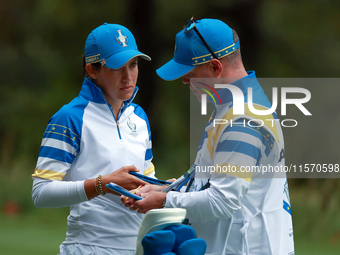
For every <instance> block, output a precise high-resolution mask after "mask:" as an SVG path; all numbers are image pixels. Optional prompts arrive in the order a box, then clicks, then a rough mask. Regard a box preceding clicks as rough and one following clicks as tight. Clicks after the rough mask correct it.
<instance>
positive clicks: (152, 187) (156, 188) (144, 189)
mask: <svg viewBox="0 0 340 255" xmlns="http://www.w3.org/2000/svg"><path fill="white" fill-rule="evenodd" d="M165 187H167V186H166V185H155V184H147V185H145V186H143V187H139V188H138V189H135V190H133V191H131V192H133V193H135V194H136V195H138V196H141V194H142V193H148V192H150V191H162V190H163V189H165ZM120 200H121V201H122V204H124V205H125V206H126V207H129V208H130V210H132V211H135V210H137V208H135V207H134V206H133V202H134V201H135V200H134V199H132V198H129V197H126V196H124V195H121V197H120Z"/></svg>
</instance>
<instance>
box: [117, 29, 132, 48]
mask: <svg viewBox="0 0 340 255" xmlns="http://www.w3.org/2000/svg"><path fill="white" fill-rule="evenodd" d="M117 32H118V37H117V36H115V39H116V42H117V43H119V44H120V45H122V47H127V46H128V45H127V43H128V41H129V39H128V37H127V36H126V35H123V34H122V30H120V29H118V30H117Z"/></svg>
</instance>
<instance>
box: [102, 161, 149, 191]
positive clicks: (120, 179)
mask: <svg viewBox="0 0 340 255" xmlns="http://www.w3.org/2000/svg"><path fill="white" fill-rule="evenodd" d="M130 171H133V172H138V171H139V170H138V169H137V168H136V167H135V166H124V167H122V168H119V169H118V170H116V171H114V172H112V173H111V174H108V175H104V176H102V177H101V182H102V187H103V191H104V192H105V193H112V194H115V195H119V194H117V193H115V192H113V191H112V190H110V189H109V188H107V187H106V186H105V184H109V183H110V182H113V183H116V184H118V185H120V186H122V187H123V188H125V189H127V190H133V189H136V188H138V187H139V186H140V185H146V184H147V183H146V182H145V181H142V180H141V179H139V178H137V177H135V176H133V175H131V174H129V172H130Z"/></svg>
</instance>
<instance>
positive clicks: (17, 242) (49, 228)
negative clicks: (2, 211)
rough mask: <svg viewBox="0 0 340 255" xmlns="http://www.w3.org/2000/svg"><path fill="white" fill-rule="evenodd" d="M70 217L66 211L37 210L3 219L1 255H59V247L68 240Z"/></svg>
mask: <svg viewBox="0 0 340 255" xmlns="http://www.w3.org/2000/svg"><path fill="white" fill-rule="evenodd" d="M66 215H67V213H66ZM66 215H65V210H64V209H36V210H33V212H32V213H29V214H26V215H21V216H20V215H19V216H10V217H9V216H4V215H1V217H0V247H1V248H0V254H1V255H9V254H11V255H23V254H27V255H30V254H32V255H47V254H58V253H59V245H60V244H61V243H62V242H63V240H64V239H65V234H66Z"/></svg>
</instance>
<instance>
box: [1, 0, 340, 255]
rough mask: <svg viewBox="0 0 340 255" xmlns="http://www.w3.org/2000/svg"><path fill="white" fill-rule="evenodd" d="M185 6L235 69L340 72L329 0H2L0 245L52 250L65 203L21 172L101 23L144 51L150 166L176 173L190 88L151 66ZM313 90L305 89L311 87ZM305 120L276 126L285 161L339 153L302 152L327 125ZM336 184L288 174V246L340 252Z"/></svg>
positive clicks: (338, 21) (70, 89) (142, 96)
mask: <svg viewBox="0 0 340 255" xmlns="http://www.w3.org/2000/svg"><path fill="white" fill-rule="evenodd" d="M192 15H195V17H196V18H198V19H200V18H218V19H221V20H223V21H225V22H226V23H228V24H229V25H230V26H231V27H232V28H234V29H235V30H236V31H237V32H238V34H239V36H240V42H241V51H242V56H243V60H244V63H245V66H246V69H247V70H256V74H257V76H258V77H278V78H291V77H293V78H297V77H304V78H306V77H308V78H316V77H320V78H327V77H339V71H340V47H339V46H340V2H339V1H337V0H317V1H316V0H314V1H311V0H309V1H307V0H295V1H293V0H278V1H270V0H229V1H225V0H224V1H223V0H215V1H203V0H202V1H198V0H197V1H194V0H187V1H179V0H172V1H166V0H162V1H156V0H124V1H123V0H116V1H107V0H97V1H89V0H82V1H79V0H69V1H61V0H44V1H42V0H11V1H2V3H1V5H0V28H1V33H0V74H1V75H0V77H1V81H0V84H1V86H0V174H1V177H2V178H0V206H1V212H0V254H1V255H2V254H11V255H12V254H57V253H58V246H59V244H60V243H61V242H62V241H63V240H64V238H65V232H66V217H67V215H68V208H59V209H36V208H35V207H34V205H33V203H32V200H31V186H32V181H31V177H30V176H31V174H32V173H33V171H34V168H35V163H36V159H37V156H38V152H39V147H40V141H41V138H42V135H43V132H44V129H45V127H46V124H47V121H48V119H49V118H50V117H51V116H52V115H53V114H54V113H55V112H56V111H57V110H58V109H59V108H60V107H61V106H62V105H63V104H66V103H68V102H69V101H70V100H71V99H72V98H74V97H75V96H77V95H78V93H79V90H80V87H81V84H82V80H83V77H82V67H81V65H82V62H81V56H82V54H83V48H84V43H85V40H86V37H87V35H88V34H89V33H90V32H91V30H93V29H94V28H96V27H97V26H99V25H100V24H102V23H104V22H109V23H119V24H122V25H124V26H126V27H128V28H129V29H130V30H131V31H132V32H133V34H134V35H135V37H136V40H137V43H138V47H139V49H140V50H141V51H142V52H145V53H147V54H148V55H150V56H151V57H152V59H153V61H151V62H146V61H140V64H139V68H140V75H139V80H138V86H139V87H140V92H139V94H138V95H137V99H136V100H137V103H139V104H140V105H141V106H142V107H143V108H144V109H145V111H146V112H147V114H148V116H149V120H150V124H151V128H152V139H153V153H154V160H153V162H154V164H155V166H156V171H157V176H158V177H159V178H162V179H166V178H170V177H177V176H179V175H180V174H181V173H183V172H184V171H185V170H186V169H187V168H188V167H189V166H190V163H191V162H190V160H189V143H190V141H189V137H190V135H189V132H190V125H189V117H190V116H189V95H190V92H189V89H188V87H187V86H185V85H182V83H181V81H180V80H177V81H173V82H164V81H162V80H161V79H160V78H159V77H158V76H157V75H156V73H155V70H156V69H157V68H158V67H160V66H161V65H162V64H164V63H165V62H166V61H168V60H170V58H171V57H172V54H173V49H174V38H175V34H176V33H177V32H178V31H179V30H180V29H181V28H182V27H183V24H184V23H185V22H186V21H187V20H188V19H189V18H190V17H191V16H192ZM324 89H325V88H322V87H321V88H320V91H319V93H317V94H316V95H315V94H313V95H314V96H315V97H318V98H319V97H320V98H322V95H323V92H322V91H323V90H324ZM338 93H339V95H340V89H338V90H335V91H334V93H333V94H334V95H335V96H334V97H333V98H332V100H334V105H333V111H332V114H331V116H330V117H329V118H328V121H329V122H330V123H331V122H332V121H334V120H339V118H340V116H339V111H338V109H339V108H337V107H336V106H337V97H336V95H337V94H338ZM313 95H312V100H313V99H314V97H313ZM325 100H327V99H326V98H325ZM332 102H333V101H332ZM318 106H319V107H322V105H318ZM313 124H314V125H313V126H309V127H306V129H308V130H306V132H305V133H304V134H305V135H304V136H302V137H299V136H296V133H294V131H292V130H284V132H285V140H286V162H287V164H289V163H295V162H294V160H296V159H300V160H302V161H303V163H339V161H338V158H337V157H335V158H334V162H308V161H307V160H310V158H309V157H308V156H307V157H306V155H314V154H315V153H316V152H318V144H317V143H318V142H319V141H320V139H321V138H322V137H323V136H324V137H327V131H326V132H325V130H323V132H319V130H321V129H324V125H325V123H318V122H315V123H313ZM311 130H312V131H313V132H310V131H311ZM307 131H308V132H307ZM316 137H318V138H319V139H318V140H315V142H314V143H313V142H312V141H314V139H316ZM328 140H330V141H332V143H333V145H332V147H330V148H329V150H332V155H339V152H340V148H339V145H338V143H337V141H338V140H339V139H338V136H337V135H335V136H332V137H328ZM328 153H329V152H328V151H327V149H326V150H320V151H319V152H318V154H320V155H327V154H328ZM321 158H323V157H321ZM326 158H327V157H326ZM339 183H340V182H339V179H289V185H290V196H291V205H292V214H293V221H294V234H295V237H294V238H295V246H296V254H309V255H311V254H339V251H340V217H339V213H338V211H339V209H340V206H339V197H340V192H339V191H340V185H339Z"/></svg>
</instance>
